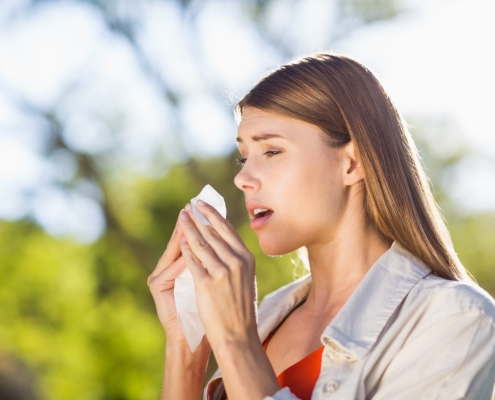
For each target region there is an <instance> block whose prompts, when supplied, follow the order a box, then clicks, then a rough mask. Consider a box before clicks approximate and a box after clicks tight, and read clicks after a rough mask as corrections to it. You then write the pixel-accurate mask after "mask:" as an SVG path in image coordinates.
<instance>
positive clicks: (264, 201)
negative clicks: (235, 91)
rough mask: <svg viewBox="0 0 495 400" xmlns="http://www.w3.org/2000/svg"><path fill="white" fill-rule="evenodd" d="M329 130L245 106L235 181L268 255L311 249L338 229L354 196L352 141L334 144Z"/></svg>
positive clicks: (333, 234) (261, 244) (239, 133)
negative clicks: (349, 181) (350, 180)
mask: <svg viewBox="0 0 495 400" xmlns="http://www.w3.org/2000/svg"><path fill="white" fill-rule="evenodd" d="M324 135H325V134H324V133H323V131H322V130H321V129H320V128H318V127H317V126H316V125H312V124H309V123H307V122H303V121H301V120H298V119H294V118H289V117H285V116H282V115H279V114H274V113H270V112H266V111H262V110H259V109H256V108H252V107H246V108H245V109H244V110H243V114H242V119H241V122H240V124H239V129H238V135H237V143H238V147H239V151H240V153H241V156H242V159H241V160H242V161H241V162H244V165H243V167H242V169H241V171H240V172H239V173H238V174H237V176H236V178H235V180H234V182H235V184H236V186H237V187H238V188H239V189H241V190H242V191H243V192H244V195H245V199H246V206H247V208H248V211H249V213H250V218H251V228H252V229H254V230H255V232H256V233H257V235H258V238H259V242H260V246H261V248H262V250H263V251H264V252H265V253H266V254H269V255H280V254H287V253H289V252H291V251H294V250H296V249H298V248H300V247H302V246H306V247H308V249H311V248H312V247H313V246H320V245H325V244H326V243H328V242H329V241H331V240H332V239H334V238H335V237H336V235H337V234H338V231H339V227H340V226H341V224H342V220H343V216H344V214H345V209H346V207H347V205H348V202H349V197H350V192H349V186H348V185H347V184H346V181H345V179H346V178H345V175H346V171H347V170H348V169H349V157H347V156H346V155H347V154H348V149H347V150H346V147H348V146H344V147H342V148H340V149H335V148H331V147H330V146H328V145H327V144H325V142H324ZM260 210H268V212H267V213H265V212H262V211H260ZM255 213H258V214H257V215H255Z"/></svg>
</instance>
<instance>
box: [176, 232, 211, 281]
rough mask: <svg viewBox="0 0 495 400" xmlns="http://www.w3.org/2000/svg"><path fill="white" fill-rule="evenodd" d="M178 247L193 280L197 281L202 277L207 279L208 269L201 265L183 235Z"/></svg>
mask: <svg viewBox="0 0 495 400" xmlns="http://www.w3.org/2000/svg"><path fill="white" fill-rule="evenodd" d="M180 248H181V251H182V255H183V257H184V259H185V262H186V265H187V268H189V271H191V275H192V276H193V279H194V282H198V281H200V280H202V279H207V278H208V276H209V274H208V271H207V270H206V269H205V268H204V267H203V264H202V263H201V261H200V260H199V258H198V257H196V255H195V254H194V253H193V251H192V250H191V246H189V243H188V242H187V240H186V238H185V237H183V238H182V239H181V241H180Z"/></svg>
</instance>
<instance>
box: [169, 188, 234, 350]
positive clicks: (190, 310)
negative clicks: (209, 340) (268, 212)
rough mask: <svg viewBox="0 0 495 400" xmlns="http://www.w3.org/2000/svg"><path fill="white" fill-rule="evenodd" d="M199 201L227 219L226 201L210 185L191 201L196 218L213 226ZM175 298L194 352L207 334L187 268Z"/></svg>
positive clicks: (177, 281)
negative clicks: (201, 209) (198, 205)
mask: <svg viewBox="0 0 495 400" xmlns="http://www.w3.org/2000/svg"><path fill="white" fill-rule="evenodd" d="M198 200H203V201H204V202H206V203H208V204H209V205H210V206H212V207H214V208H215V209H216V210H217V211H218V212H219V213H220V215H222V216H223V217H224V218H226V217H227V207H226V206H225V200H224V199H223V197H222V196H221V195H220V194H219V193H218V192H217V191H216V190H215V189H213V188H212V187H211V186H210V185H206V186H205V187H204V188H203V190H202V191H201V193H200V194H198V195H197V196H196V197H195V198H194V199H191V206H192V210H193V214H194V216H195V217H196V218H197V219H198V220H199V221H200V222H201V223H203V224H205V225H211V224H210V223H209V222H208V220H207V219H206V218H205V217H204V216H203V214H201V213H200V211H199V210H198V209H197V208H196V202H197V201H198ZM174 298H175V306H176V308H177V320H178V322H179V326H180V327H181V329H182V332H183V333H184V336H185V337H186V341H187V344H188V345H189V348H190V349H191V351H194V350H196V348H197V347H198V345H199V343H200V342H201V339H202V338H203V336H204V334H205V328H204V326H203V323H202V322H201V319H200V318H199V313H198V307H197V305H196V290H195V288H194V281H193V277H192V275H191V272H190V271H189V268H187V267H186V268H185V269H184V270H183V271H182V272H181V273H180V275H179V276H178V277H177V278H176V279H175V286H174Z"/></svg>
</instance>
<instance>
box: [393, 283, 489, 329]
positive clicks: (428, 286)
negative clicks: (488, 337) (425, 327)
mask: <svg viewBox="0 0 495 400" xmlns="http://www.w3.org/2000/svg"><path fill="white" fill-rule="evenodd" d="M403 307H404V308H405V309H410V310H414V311H415V312H416V313H417V314H421V316H422V319H423V320H429V321H430V322H431V323H435V322H436V321H440V320H444V319H447V318H451V317H453V318H457V319H458V321H459V323H460V324H462V321H463V320H464V321H465V322H466V323H472V322H473V321H475V320H483V321H484V323H485V324H489V325H492V326H495V301H494V299H493V298H492V297H491V296H490V295H489V294H488V293H487V292H486V291H485V290H483V289H482V288H481V287H479V286H478V285H476V284H475V283H471V282H461V281H450V280H447V279H443V278H439V277H437V276H434V275H432V274H429V275H427V276H425V277H424V278H423V279H421V280H420V281H419V282H418V284H417V285H416V286H415V287H414V288H413V289H412V290H411V292H410V293H409V294H408V296H407V297H406V299H405V301H404V305H403ZM406 313H407V312H406Z"/></svg>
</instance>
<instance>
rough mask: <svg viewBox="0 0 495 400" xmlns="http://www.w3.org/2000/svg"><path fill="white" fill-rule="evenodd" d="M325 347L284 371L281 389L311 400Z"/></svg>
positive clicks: (269, 336)
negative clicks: (286, 388)
mask: <svg viewBox="0 0 495 400" xmlns="http://www.w3.org/2000/svg"><path fill="white" fill-rule="evenodd" d="M274 333H275V331H273V332H271V333H270V334H269V335H268V337H267V338H266V340H265V342H264V343H263V348H264V349H265V351H266V347H267V346H268V342H269V341H270V339H271V338H272V336H273V334H274ZM323 347H324V346H321V347H320V348H318V349H316V350H315V351H313V352H312V353H311V354H309V355H307V356H306V357H304V358H303V359H302V360H299V361H298V362H296V363H295V364H293V365H291V366H290V367H289V368H287V369H286V370H284V371H282V372H281V373H280V375H279V376H278V377H277V379H278V383H279V384H280V387H282V388H283V387H289V389H290V391H291V392H292V393H294V394H295V395H296V396H297V397H299V398H300V399H302V400H311V394H312V393H313V389H314V388H315V385H316V381H317V380H318V376H319V375H320V369H321V356H322V353H323ZM226 400H228V399H226Z"/></svg>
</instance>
